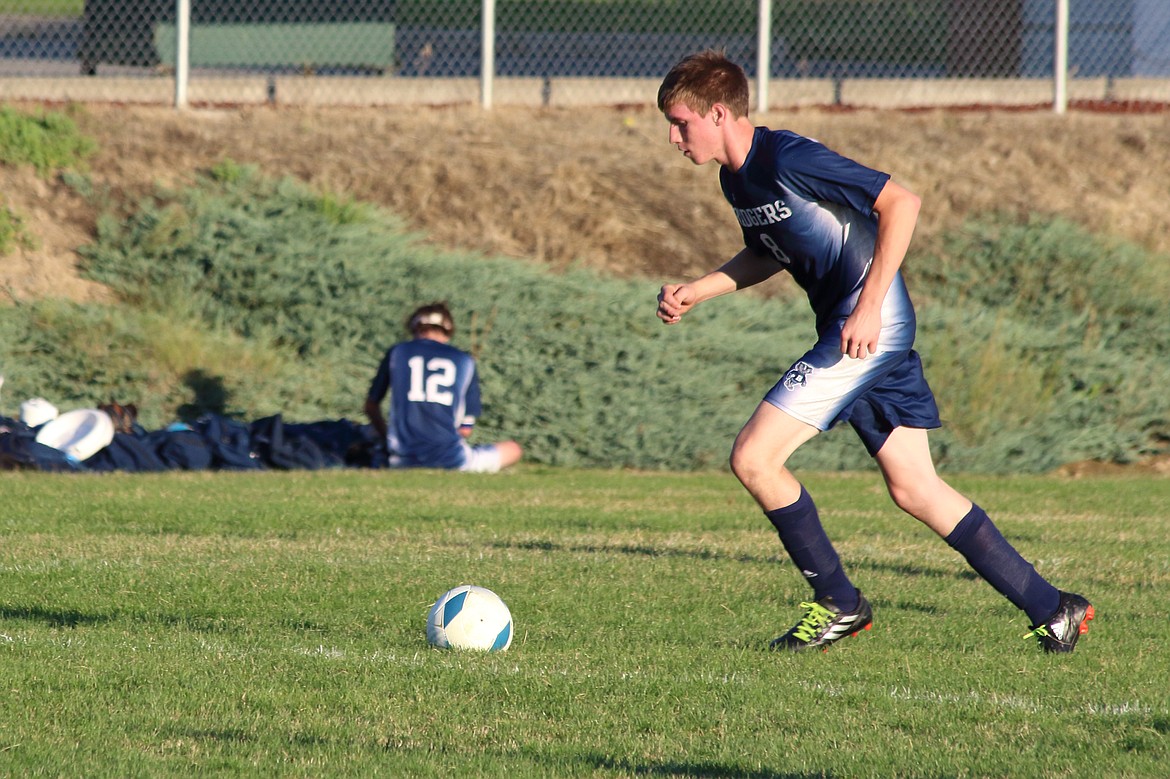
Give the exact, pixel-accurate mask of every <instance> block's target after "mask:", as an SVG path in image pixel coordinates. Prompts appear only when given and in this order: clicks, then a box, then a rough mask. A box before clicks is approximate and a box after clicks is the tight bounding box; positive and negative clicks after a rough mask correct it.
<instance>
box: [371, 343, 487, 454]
mask: <svg viewBox="0 0 1170 779" xmlns="http://www.w3.org/2000/svg"><path fill="white" fill-rule="evenodd" d="M387 392H389V393H390V420H389V422H390V424H389V434H388V436H387V447H388V449H389V454H390V464H391V465H397V466H401V467H415V468H460V467H462V466H463V464H464V461H465V459H466V456H467V455H466V447H465V446H464V439H463V436H461V435H460V434H459V429H460V428H461V427H470V426H472V425H474V424H475V420H476V418H477V417H478V416H479V415H480V413H481V408H480V397H479V379H478V376H477V375H476V370H475V359H474V358H473V357H472V356H471V355H470V354H467V353H466V352H463V351H460V350H459V349H456V348H455V347H454V346H451V345H450V344H445V343H442V342H440V341H435V340H432V339H429V338H416V339H415V340H412V341H404V342H402V343H399V344H396V345H395V346H393V347H391V348H390V350H389V351H387V352H386V356H385V357H384V358H383V359H382V363H381V365H379V366H378V373H377V374H376V375H375V376H374V381H373V383H372V384H371V385H370V391H369V394H368V396H367V397H368V398H369V399H370V400H372V401H374V402H375V403H380V402H381V401H382V399H383V398H385V397H386V393H387Z"/></svg>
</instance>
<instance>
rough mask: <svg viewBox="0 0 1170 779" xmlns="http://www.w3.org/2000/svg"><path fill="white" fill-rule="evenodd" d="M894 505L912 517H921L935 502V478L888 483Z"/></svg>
mask: <svg viewBox="0 0 1170 779" xmlns="http://www.w3.org/2000/svg"><path fill="white" fill-rule="evenodd" d="M886 486H887V488H888V489H889V493H890V498H891V499H892V500H893V501H894V505H895V506H897V507H898V508H900V509H902V511H905V512H906V513H907V514H909V515H910V516H912V517H916V518H921V517H923V516H925V514H926V512H927V511H928V510H929V509H930V507H931V506H932V505H933V503H934V502H935V488H934V487H935V485H934V480H931V479H922V480H908V481H905V482H897V483H895V482H890V483H888V484H887V485H886Z"/></svg>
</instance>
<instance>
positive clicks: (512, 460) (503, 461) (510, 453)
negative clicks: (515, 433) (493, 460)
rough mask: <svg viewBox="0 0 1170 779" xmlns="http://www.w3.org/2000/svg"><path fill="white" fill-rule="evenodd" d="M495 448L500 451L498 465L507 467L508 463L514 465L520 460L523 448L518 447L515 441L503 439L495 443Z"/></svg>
mask: <svg viewBox="0 0 1170 779" xmlns="http://www.w3.org/2000/svg"><path fill="white" fill-rule="evenodd" d="M496 448H497V449H498V450H499V452H500V467H501V468H507V467H508V466H510V465H515V464H516V463H518V462H520V458H521V457H523V456H524V450H523V449H521V448H520V444H518V443H516V442H515V441H504V442H502V443H499V444H496Z"/></svg>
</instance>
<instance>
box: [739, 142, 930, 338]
mask: <svg viewBox="0 0 1170 779" xmlns="http://www.w3.org/2000/svg"><path fill="white" fill-rule="evenodd" d="M889 178H890V177H889V175H888V174H886V173H882V172H880V171H876V170H873V169H871V168H867V167H865V166H864V165H861V164H859V163H857V162H854V161H853V160H850V159H848V158H846V157H842V156H841V155H839V154H837V153H836V152H834V151H831V150H830V149H828V148H826V147H825V146H824V145H822V144H820V143H818V142H817V141H814V140H811V139H809V138H805V137H802V136H800V135H797V134H796V133H792V132H789V131H787V130H769V129H768V128H766V127H757V128H756V131H755V136H754V138H753V140H752V148H751V150H750V151H749V152H748V156H747V159H746V160H745V161H744V164H743V165H742V166H741V167H740V169H739V170H737V171H734V172H733V171H731V170H729V169H728V168H727V167H723V168H721V169H720V171H719V183H720V186H721V187H722V188H723V195H724V197H726V198H727V202H729V203H730V204H731V207H732V209H734V211H735V217H736V219H737V220H738V221H739V224H740V227H741V229H742V231H743V239H744V244H745V245H746V246H747V247H748V248H749V249H751V250H753V251H754V252H756V253H757V254H759V255H761V256H764V257H770V258H772V259H773V260H775V261H776V262H778V263H780V264H781V265H782V266H783V268H784V269H785V270H787V271H788V272H789V273H791V274H792V277H793V279H795V281H796V283H797V284H799V285H800V286H801V288H802V289H803V290H804V291H805V293H806V294H807V295H808V299H809V303H810V304H811V305H812V309H813V311H814V312H815V314H816V323H817V333H818V334H819V336H820V337H821V338H822V339H831V338H833V337H835V336H836V335H837V334H838V333H839V331H840V328H841V326H842V325H843V324H844V321H845V318H846V317H848V316H849V313H850V312H852V311H853V308H854V306H855V305H856V304H857V298H858V295H859V294H860V293H861V287H862V284H863V283H864V281H865V277H866V274H867V273H868V272H869V266H870V263H871V262H872V261H873V252H874V243H875V241H876V238H877V217H876V215H875V214H874V211H873V205H874V201H875V200H876V199H877V196H878V195H879V194H880V193H881V191H882V187H884V186H885V184H886V182H887V181H888V180H889ZM882 325H883V326H882V332H881V336H880V340H879V347H880V348H882V349H907V348H909V347H910V345H911V344H912V343H913V341H914V327H915V322H914V308H913V306H912V305H911V303H910V298H909V295H908V294H907V292H906V287H905V284H904V283H903V281H902V277H901V274H900V273H899V274H898V276H897V278H895V280H894V282H893V284H892V285H891V286H890V291H889V293H888V294H887V295H886V300H885V302H884V304H883V306H882Z"/></svg>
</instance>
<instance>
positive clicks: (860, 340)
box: [841, 180, 922, 359]
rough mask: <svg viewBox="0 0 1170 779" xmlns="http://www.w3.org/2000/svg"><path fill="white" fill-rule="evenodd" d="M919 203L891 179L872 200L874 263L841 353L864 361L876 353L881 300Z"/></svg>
mask: <svg viewBox="0 0 1170 779" xmlns="http://www.w3.org/2000/svg"><path fill="white" fill-rule="evenodd" d="M921 204H922V201H921V200H920V199H919V197H918V196H917V195H915V194H914V193H913V192H911V191H910V190H908V189H906V188H905V187H903V186H901V185H900V184H897V183H895V182H894V181H892V180H891V181H887V182H886V185H885V186H884V187H882V191H881V193H880V194H878V197H877V200H876V201H874V205H873V210H874V212H875V213H876V214H877V215H878V230H877V242H876V244H875V246H874V252H873V263H872V264H871V265H870V268H869V273H868V275H867V276H866V278H865V285H864V286H863V287H862V289H861V295H860V297H859V298H858V301H857V306H856V307H855V308H854V309H853V313H852V314H850V315H849V318H848V319H847V320H845V326H844V327H843V328H842V330H841V353H842V354H846V355H848V356H850V357H856V358H858V359H864V358H865V357H866V356H867V355H869V354H873V353H875V352H876V351H877V348H878V337H879V336H880V335H881V329H882V315H881V312H882V301H884V300H885V299H886V292H888V291H889V289H890V284H892V283H893V281H894V277H895V275H897V273H898V269H899V268H900V267H902V261H903V260H904V259H905V258H906V250H907V249H908V248H909V247H910V239H911V237H913V235H914V227H915V225H916V224H917V223H918V210H919V208H920V207H921Z"/></svg>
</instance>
